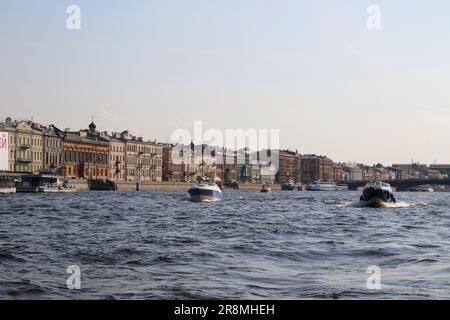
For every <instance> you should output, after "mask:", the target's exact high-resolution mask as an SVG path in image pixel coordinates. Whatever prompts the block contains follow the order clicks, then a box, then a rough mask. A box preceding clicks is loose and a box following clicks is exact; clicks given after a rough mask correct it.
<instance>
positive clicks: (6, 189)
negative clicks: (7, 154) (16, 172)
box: [0, 174, 16, 194]
mask: <svg viewBox="0 0 450 320" xmlns="http://www.w3.org/2000/svg"><path fill="white" fill-rule="evenodd" d="M15 192H16V186H15V178H14V177H13V176H9V175H3V174H2V175H0V194H10V193H15Z"/></svg>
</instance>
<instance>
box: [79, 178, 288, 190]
mask: <svg viewBox="0 0 450 320" xmlns="http://www.w3.org/2000/svg"><path fill="white" fill-rule="evenodd" d="M70 184H71V185H72V186H73V187H75V188H77V189H79V190H88V184H87V180H70ZM190 186H192V183H188V182H166V181H163V182H140V183H139V189H140V190H141V191H144V190H178V191H186V190H187V189H188V188H189V187H190ZM271 187H272V189H273V190H280V189H281V187H280V185H279V184H273V185H271ZM261 188H262V184H259V183H255V184H252V183H241V184H240V185H239V189H240V190H261ZM117 189H118V190H119V191H120V190H126V191H131V190H136V182H131V181H119V182H118V183H117ZM230 190H231V189H230Z"/></svg>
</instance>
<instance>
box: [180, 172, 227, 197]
mask: <svg viewBox="0 0 450 320" xmlns="http://www.w3.org/2000/svg"><path fill="white" fill-rule="evenodd" d="M188 193H189V194H190V196H191V200H192V201H195V202H214V201H220V200H222V190H221V189H220V188H219V186H218V185H217V183H215V182H210V181H208V180H207V179H206V178H203V177H202V178H199V179H198V181H197V183H196V184H195V185H193V186H192V187H190V188H189V190H188Z"/></svg>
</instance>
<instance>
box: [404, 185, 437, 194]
mask: <svg viewBox="0 0 450 320" xmlns="http://www.w3.org/2000/svg"><path fill="white" fill-rule="evenodd" d="M409 191H413V192H434V189H433V187H432V186H431V185H429V184H423V185H420V186H416V187H412V188H410V189H409Z"/></svg>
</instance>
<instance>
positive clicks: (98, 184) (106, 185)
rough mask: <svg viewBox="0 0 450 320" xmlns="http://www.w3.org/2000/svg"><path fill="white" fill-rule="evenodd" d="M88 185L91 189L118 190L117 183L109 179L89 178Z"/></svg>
mask: <svg viewBox="0 0 450 320" xmlns="http://www.w3.org/2000/svg"><path fill="white" fill-rule="evenodd" d="M88 187H89V190H91V191H116V190H117V184H116V183H115V182H114V181H111V180H109V179H106V180H105V179H89V180H88Z"/></svg>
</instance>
